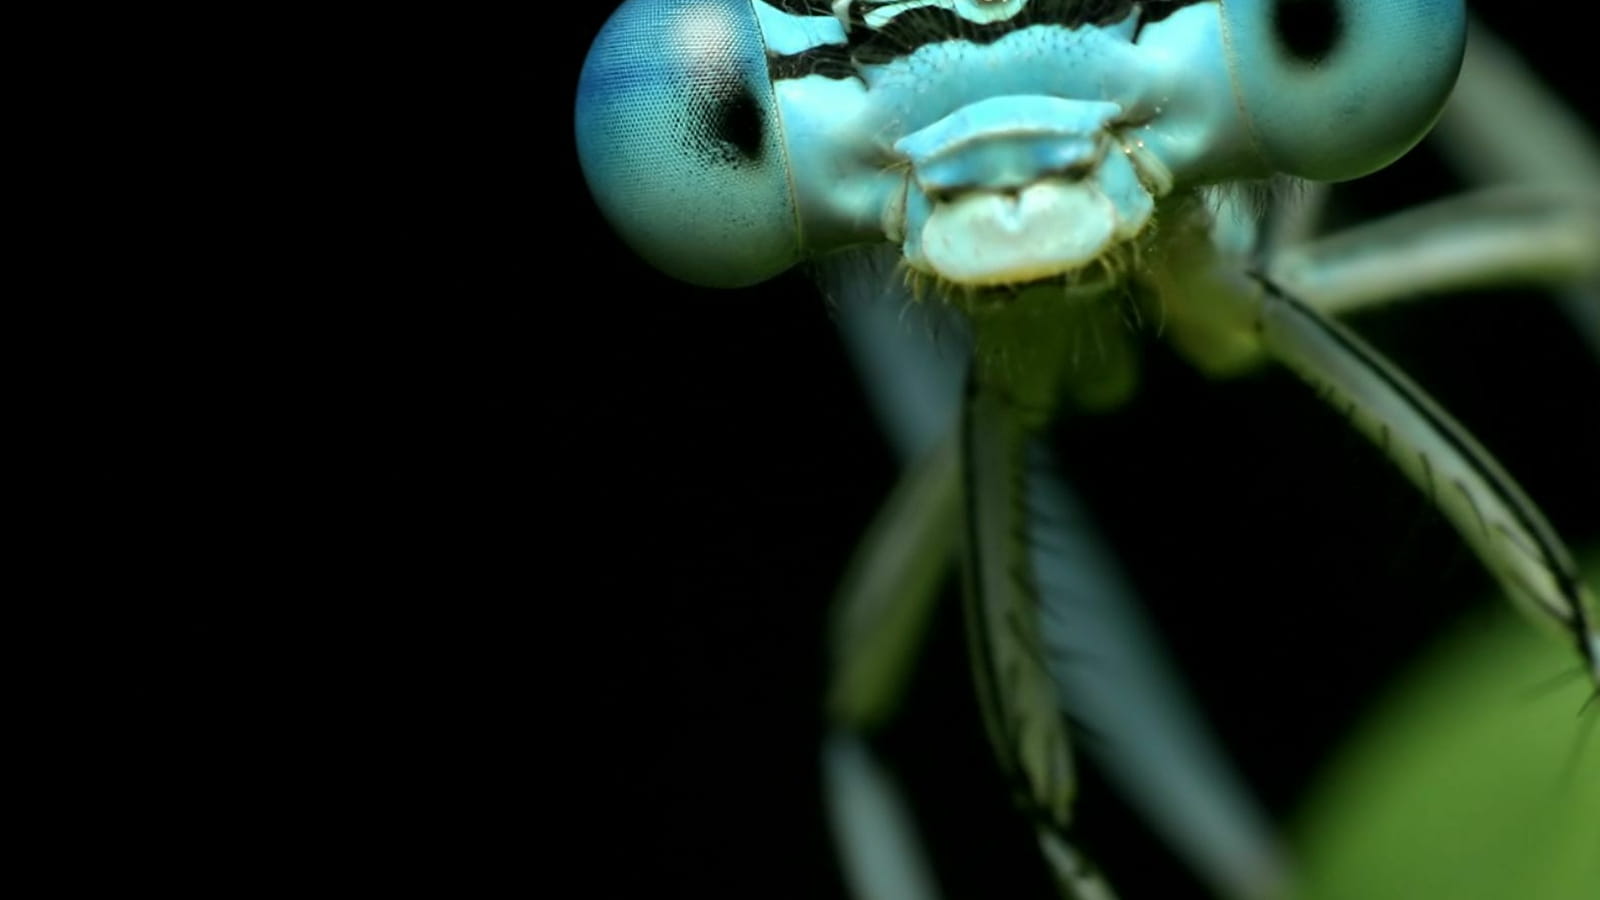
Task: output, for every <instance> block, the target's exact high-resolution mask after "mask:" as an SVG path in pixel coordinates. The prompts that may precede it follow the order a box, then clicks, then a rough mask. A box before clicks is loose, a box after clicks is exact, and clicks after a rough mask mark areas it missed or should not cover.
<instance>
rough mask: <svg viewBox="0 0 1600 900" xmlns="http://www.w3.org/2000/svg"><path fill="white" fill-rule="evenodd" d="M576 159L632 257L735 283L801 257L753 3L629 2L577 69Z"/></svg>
mask: <svg viewBox="0 0 1600 900" xmlns="http://www.w3.org/2000/svg"><path fill="white" fill-rule="evenodd" d="M576 127H577V139H578V160H579V162H580V164H581V165H582V167H583V173H584V177H585V178H586V179H587V180H588V182H589V189H590V191H591V193H592V194H593V196H594V198H595V201H596V203H597V204H598V205H599V206H600V209H601V211H602V212H603V213H604V214H605V216H606V218H607V219H608V220H609V221H610V223H611V225H612V227H613V228H615V229H616V230H617V232H618V233H619V234H620V235H621V236H622V238H623V239H624V240H625V241H626V242H627V243H628V244H629V246H631V247H632V248H633V249H634V250H635V251H636V252H637V253H638V254H639V255H640V256H642V257H644V258H645V259H646V260H647V261H648V262H650V263H651V264H652V265H654V266H655V267H656V268H658V269H660V270H662V271H663V272H666V273H667V274H669V275H672V276H674V277H676V278H680V279H683V280H684V281H688V282H692V283H694V284H701V285H706V286H711V287H742V286H745V285H749V284H754V283H756V282H759V281H764V280H766V279H768V278H771V277H773V276H774V275H777V274H778V273H780V272H782V271H783V270H784V269H787V268H789V267H790V266H792V265H793V264H794V263H795V262H797V261H798V260H799V255H800V249H799V248H800V241H799V230H798V226H797V224H796V220H795V209H794V200H793V192H792V190H791V188H790V183H789V173H788V165H787V162H786V158H785V154H784V149H783V135H782V129H781V122H780V120H779V116H778V112H777V103H776V99H775V97H774V95H773V89H772V81H771V78H770V76H769V75H768V70H767V60H766V54H765V51H764V45H763V43H762V38H761V29H760V26H759V24H758V23H757V21H756V17H755V12H754V10H753V9H752V8H751V6H750V2H749V0H628V2H627V3H624V4H623V5H622V6H621V7H620V8H619V9H618V10H617V11H616V12H615V13H614V14H613V15H612V16H611V19H610V20H609V21H607V22H606V25H605V27H604V28H603V29H602V30H601V32H600V34H599V36H598V37H596V38H595V41H594V44H593V46H591V47H590V48H589V56H588V58H587V59H586V60H585V61H584V66H583V73H582V75H581V76H580V77H579V80H578V102H577V114H576Z"/></svg>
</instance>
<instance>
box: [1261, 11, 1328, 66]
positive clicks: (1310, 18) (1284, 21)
mask: <svg viewBox="0 0 1600 900" xmlns="http://www.w3.org/2000/svg"><path fill="white" fill-rule="evenodd" d="M1341 2H1342V0H1277V3H1275V4H1274V5H1273V8H1272V28H1273V31H1275V32H1276V33H1277V35H1278V42H1279V43H1280V44H1281V45H1282V46H1283V49H1284V50H1285V51H1286V52H1287V53H1288V54H1289V55H1290V56H1292V57H1294V58H1295V59H1297V60H1299V61H1300V62H1303V63H1306V64H1308V65H1316V64H1317V63H1320V62H1322V61H1323V60H1324V59H1326V58H1327V57H1328V54H1330V53H1332V52H1333V49H1334V48H1335V47H1337V46H1338V45H1339V41H1340V40H1341V39H1342V38H1343V37H1344V14H1343V13H1342V12H1341V6H1340V4H1341Z"/></svg>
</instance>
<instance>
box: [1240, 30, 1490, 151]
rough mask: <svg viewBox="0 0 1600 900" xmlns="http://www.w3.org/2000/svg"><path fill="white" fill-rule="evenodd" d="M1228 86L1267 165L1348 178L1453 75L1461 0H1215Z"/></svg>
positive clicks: (1437, 99) (1428, 121)
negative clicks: (1230, 77) (1229, 75)
mask: <svg viewBox="0 0 1600 900" xmlns="http://www.w3.org/2000/svg"><path fill="white" fill-rule="evenodd" d="M1222 17H1223V34H1224V41H1225V46H1226V49H1227V54H1228V68H1229V70H1230V71H1231V73H1232V75H1233V84H1234V92H1235V94H1236V96H1237V100H1238V102H1239V107H1240V109H1241V110H1242V111H1243V112H1244V115H1245V117H1246V119H1247V120H1248V122H1249V125H1250V130H1251V134H1252V137H1253V138H1254V140H1255V142H1256V144H1257V146H1258V148H1259V150H1260V152H1261V154H1262V155H1263V156H1264V157H1265V159H1266V161H1267V162H1268V163H1270V164H1271V165H1272V166H1273V167H1274V168H1277V169H1279V170H1281V171H1284V172H1288V173H1290V174H1293V175H1299V176H1302V177H1305V178H1314V179H1317V180H1321V181H1339V180H1342V179H1346V178H1355V177H1357V176H1360V175H1365V174H1367V173H1368V172H1372V171H1374V170H1376V169H1380V168H1382V167H1384V166H1386V165H1388V164H1389V163H1391V162H1393V161H1394V160H1395V159H1397V158H1398V157H1399V156H1400V155H1401V154H1403V153H1405V152H1406V151H1407V150H1409V149H1411V147H1412V146H1413V145H1415V144H1416V142H1417V141H1419V140H1421V139H1422V136H1423V135H1424V134H1426V133H1427V131H1428V129H1429V128H1431V127H1432V126H1433V122H1434V120H1435V119H1436V118H1437V117H1438V115H1439V110H1440V109H1442V108H1443V106H1444V101H1445V99H1446V98H1447V97H1448V96H1449V94H1450V90H1451V89H1452V88H1453V87H1454V86H1455V82H1456V74H1457V72H1458V71H1459V70H1460V68H1461V54H1462V52H1463V50H1464V49H1465V46H1466V11H1465V10H1464V9H1463V8H1462V0H1222Z"/></svg>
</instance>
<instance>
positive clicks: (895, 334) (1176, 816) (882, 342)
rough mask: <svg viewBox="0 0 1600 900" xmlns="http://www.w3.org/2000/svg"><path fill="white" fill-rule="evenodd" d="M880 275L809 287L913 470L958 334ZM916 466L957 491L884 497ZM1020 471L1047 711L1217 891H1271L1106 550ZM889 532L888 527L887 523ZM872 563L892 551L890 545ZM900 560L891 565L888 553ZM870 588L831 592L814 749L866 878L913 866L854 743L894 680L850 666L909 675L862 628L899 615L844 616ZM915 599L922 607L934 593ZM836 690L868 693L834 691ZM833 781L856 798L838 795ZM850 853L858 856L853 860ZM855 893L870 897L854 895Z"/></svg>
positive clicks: (889, 704) (1085, 522) (904, 524)
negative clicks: (821, 736) (1049, 679)
mask: <svg viewBox="0 0 1600 900" xmlns="http://www.w3.org/2000/svg"><path fill="white" fill-rule="evenodd" d="M892 270H893V266H892V263H891V262H889V261H887V260H886V259H884V258H877V259H862V258H860V257H856V258H851V259H842V260H835V261H834V264H833V265H831V266H829V267H827V268H825V269H824V271H823V272H821V273H820V275H821V276H822V277H821V279H820V280H821V281H822V283H823V285H824V286H825V288H826V289H827V290H828V293H829V297H830V300H831V301H832V303H833V305H834V310H835V316H836V318H837V320H838V323H839V325H840V329H841V331H842V333H843V335H844V337H845V342H846V345H847V347H849V348H850V350H851V352H852V356H853V357H854V359H855V361H856V363H857V367H858V369H859V370H860V372H861V376H862V380H863V383H864V385H865V387H866V389H867V392H868V395H869V397H870V398H871V399H872V400H873V401H874V406H875V407H876V408H877V409H878V411H879V414H880V420H881V421H882V423H883V425H884V427H885V429H886V432H887V433H888V436H889V438H890V443H891V444H892V445H893V446H895V447H896V448H897V449H898V450H899V451H900V453H901V454H902V456H903V457H906V458H909V459H913V460H914V459H916V458H917V456H918V455H920V454H922V453H926V452H928V451H929V450H930V448H935V447H942V446H948V444H941V441H949V440H952V439H953V437H954V435H955V429H954V426H955V424H956V421H957V418H958V415H959V409H958V407H959V404H960V398H961V396H962V384H963V382H964V381H965V372H966V370H967V361H968V359H969V357H970V354H971V347H970V343H969V342H968V340H967V333H966V329H965V328H964V326H962V325H961V324H959V323H952V322H945V321H941V320H939V319H938V316H939V309H938V306H937V304H932V303H921V304H914V303H912V301H911V300H910V298H909V297H908V296H906V295H905V293H904V292H903V291H897V290H884V289H882V286H883V285H885V283H886V282H885V279H886V277H887V276H888V275H889V274H890V273H891V272H892ZM930 317H931V319H930ZM919 471H920V472H930V471H942V472H944V473H945V477H948V478H949V482H948V485H947V487H946V488H944V489H942V490H944V491H948V492H949V495H954V494H955V492H956V491H957V490H958V485H959V482H958V480H957V479H958V473H957V472H956V471H955V470H954V469H943V468H942V467H938V468H935V469H930V468H929V467H927V466H919V465H916V464H914V463H913V464H909V465H908V467H907V470H906V474H905V475H903V476H902V480H901V486H900V487H897V488H896V491H895V495H894V496H895V498H900V497H902V496H904V495H906V494H908V493H910V492H911V489H910V488H909V487H908V485H909V484H910V483H911V482H913V481H914V480H920V479H921V478H922V476H921V475H918V474H916V473H917V472H919ZM1030 473H1031V477H1030V478H1029V496H1028V500H1027V507H1028V512H1029V515H1030V521H1029V523H1028V531H1029V541H1030V547H1031V556H1032V562H1033V565H1034V566H1035V568H1036V570H1037V571H1038V573H1039V578H1038V588H1039V592H1040V598H1039V602H1040V606H1041V627H1042V628H1043V632H1044V640H1045V643H1046V646H1047V647H1048V648H1049V653H1048V654H1047V656H1048V660H1049V662H1050V665H1051V670H1052V675H1053V677H1054V679H1055V683H1056V686H1057V689H1058V692H1059V694H1060V700H1061V703H1062V707H1063V708H1064V709H1065V710H1068V711H1070V714H1071V716H1072V718H1073V719H1074V720H1075V721H1077V722H1078V723H1080V724H1081V725H1083V726H1084V727H1085V728H1087V729H1088V730H1089V731H1091V732H1092V733H1093V734H1094V735H1095V738H1096V740H1094V741H1093V742H1091V743H1090V744H1089V745H1088V746H1087V747H1086V751H1087V753H1088V754H1089V755H1091V756H1093V757H1094V758H1095V759H1096V761H1097V762H1098V763H1099V765H1100V766H1101V768H1102V769H1103V770H1104V771H1105V772H1106V774H1107V776H1108V777H1109V778H1110V779H1111V780H1112V782H1113V783H1114V784H1116V785H1117V787H1118V789H1119V790H1120V791H1121V792H1122V793H1123V794H1124V795H1125V796H1127V797H1128V799H1129V802H1130V803H1131V804H1132V805H1133V806H1134V807H1135V808H1136V809H1138V810H1139V812H1140V813H1141V814H1142V815H1143V816H1144V817H1145V818H1146V819H1147V820H1148V821H1149V822H1150V824H1151V826H1152V828H1153V829H1154V830H1155V831H1156V832H1157V833H1159V834H1160V835H1162V836H1163V838H1164V839H1165V840H1166V841H1167V843H1169V844H1170V845H1171V846H1173V847H1174V848H1175V850H1176V851H1177V852H1178V853H1179V855H1180V856H1182V857H1183V858H1185V859H1186V860H1187V861H1188V863H1189V864H1190V866H1192V867H1193V868H1194V869H1195V871H1196V872H1198V873H1199V874H1200V875H1201V877H1202V878H1203V879H1204V880H1205V881H1206V882H1208V883H1209V884H1211V885H1212V887H1213V889H1214V890H1215V891H1216V892H1217V895H1218V896H1222V897H1229V898H1235V900H1262V898H1271V897H1276V896H1280V895H1281V889H1282V885H1283V883H1284V880H1285V872H1286V865H1285V863H1284V861H1283V859H1282V857H1281V853H1280V849H1279V847H1278V845H1277V842H1276V841H1275V840H1274V838H1273V835H1272V830H1271V829H1270V828H1269V827H1268V825H1267V824H1266V823H1267V819H1266V816H1265V815H1264V813H1263V812H1262V811H1261V810H1260V809H1259V808H1258V807H1257V806H1256V805H1255V803H1254V801H1253V799H1252V798H1251V796H1250V793H1249V792H1248V790H1247V789H1246V788H1245V786H1244V782H1243V779H1241V778H1240V777H1239V775H1238V773H1237V772H1236V771H1235V770H1234V769H1233V768H1232V767H1231V766H1230V765H1229V764H1228V762H1227V760H1226V758H1225V756H1224V754H1223V753H1222V751H1221V749H1220V748H1219V747H1218V746H1217V743H1216V740H1215V738H1214V737H1213V736H1212V734H1211V732H1210V730H1209V729H1208V728H1207V727H1206V724H1205V723H1204V722H1203V721H1201V719H1200V717H1199V715H1198V713H1197V711H1196V708H1195V707H1194V705H1193V703H1192V702H1191V700H1190V698H1189V696H1188V693H1187V691H1186V690H1185V689H1184V686H1183V682H1182V679H1181V677H1180V676H1179V675H1178V674H1177V673H1176V672H1174V671H1173V669H1172V667H1171V665H1170V664H1169V663H1168V660H1167V655H1166V652H1165V649H1164V647H1163V646H1162V642H1161V641H1160V639H1159V638H1158V637H1157V636H1156V634H1155V631H1154V629H1153V627H1152V626H1151V625H1150V623H1149V622H1148V621H1147V618H1146V616H1145V615H1144V614H1143V612H1142V609H1141V605H1140V604H1139V602H1138V600H1137V598H1136V597H1135V596H1134V592H1133V588H1132V587H1131V585H1130V584H1129V582H1128V580H1127V577H1126V576H1125V575H1124V574H1123V573H1122V572H1121V570H1120V568H1119V567H1118V565H1117V562H1116V558H1115V556H1114V554H1112V553H1111V551H1110V548H1108V547H1106V546H1105V545H1104V543H1103V541H1102V540H1101V539H1100V538H1099V535H1098V533H1097V532H1096V530H1095V526H1094V523H1093V521H1092V517H1091V516H1090V515H1089V514H1088V512H1087V511H1086V510H1085V509H1084V508H1083V506H1082V503H1081V501H1079V500H1078V499H1077V498H1076V496H1075V495H1074V494H1073V492H1072V491H1071V490H1070V489H1069V488H1068V486H1067V485H1066V484H1065V483H1063V482H1062V481H1061V480H1060V478H1059V477H1058V476H1057V475H1056V473H1055V472H1054V471H1053V469H1052V467H1051V466H1050V465H1049V464H1048V463H1040V462H1037V461H1036V462H1035V464H1034V465H1032V467H1031V468H1030ZM946 509H949V507H945V506H943V505H942V504H930V505H929V506H928V507H927V511H926V512H925V513H919V512H917V511H916V510H917V507H916V505H915V504H912V503H902V502H900V501H899V499H892V500H891V501H890V503H889V504H888V505H887V506H886V508H885V511H884V512H883V513H881V514H880V515H879V517H878V518H877V520H875V522H874V525H873V526H872V529H871V530H872V532H874V533H883V532H896V531H900V530H902V529H904V530H905V532H906V533H908V534H926V532H925V531H924V530H923V529H925V527H926V524H927V519H928V518H930V517H933V518H942V517H943V515H944V514H943V512H942V511H943V510H946ZM957 509H958V507H957ZM892 510H898V512H891V511H892ZM936 511H937V512H936ZM894 521H898V522H899V523H900V524H899V525H893V524H891V523H892V522H894ZM947 527H948V529H949V530H948V534H947V537H946V539H945V540H946V541H947V544H946V546H954V545H955V544H956V542H957V539H958V537H957V536H958V534H959V531H958V529H959V527H960V519H959V515H951V517H950V520H949V521H948V522H947ZM937 543H938V542H937V541H931V542H929V543H928V544H927V545H926V546H927V552H928V553H933V554H936V553H937V552H938V550H937V547H936V546H935V545H936V544H937ZM904 549H905V547H904V545H902V546H901V550H902V551H903V550H904ZM885 552H888V553H890V554H891V555H895V551H893V550H886V551H885ZM874 556H875V551H873V550H871V549H870V548H869V546H868V545H865V544H864V545H863V548H862V549H861V550H860V551H859V552H858V553H857V556H856V558H855V560H854V561H852V564H851V567H850V571H851V572H852V573H863V574H864V573H866V572H869V571H870V572H878V573H879V574H880V576H881V575H882V574H885V573H888V572H892V571H895V570H896V565H897V564H894V563H889V564H875V563H872V562H870V560H872V559H873V557H874ZM900 557H901V558H902V559H903V558H905V557H904V554H903V553H902V554H900ZM907 577H908V578H911V579H912V580H915V579H916V578H918V577H919V576H917V575H914V574H911V575H908V576H907ZM874 583H877V584H880V585H882V584H886V582H885V581H884V580H882V579H881V578H880V577H872V578H869V577H856V576H855V575H852V576H851V577H849V578H847V580H846V583H845V587H843V588H841V591H840V593H839V594H838V596H837V597H836V603H837V604H838V607H837V609H836V612H835V616H836V618H835V629H834V631H833V634H832V648H831V649H832V651H833V652H832V659H833V666H832V668H831V670H830V679H831V681H830V685H831V686H830V688H829V698H830V700H829V707H828V711H829V722H830V728H831V729H832V730H833V734H832V736H831V737H830V738H829V744H830V749H828V750H826V751H825V754H824V767H825V770H826V771H827V782H828V784H829V794H828V796H829V803H830V810H831V812H832V814H833V816H834V820H835V822H836V823H838V822H840V817H843V816H858V817H860V818H861V819H863V820H868V819H870V821H862V822H857V823H852V824H843V823H841V824H840V825H838V826H837V827H836V828H835V835H836V838H837V840H838V841H839V842H840V843H841V856H842V857H843V858H844V859H845V860H846V864H847V866H849V867H851V868H852V869H855V868H857V867H860V866H862V865H865V863H862V862H858V861H857V860H858V859H860V860H868V859H878V862H876V863H873V871H876V872H890V871H895V870H896V869H900V870H917V869H919V868H920V869H923V870H925V869H926V864H925V863H924V862H922V861H921V860H920V852H919V851H918V848H916V846H915V845H914V844H910V843H908V842H906V841H903V840H901V839H900V838H899V837H898V836H896V832H895V829H896V828H897V827H901V826H896V825H894V824H893V823H894V822H896V821H902V819H897V818H896V816H895V814H893V813H892V812H884V810H891V809H894V808H896V807H898V806H899V802H898V800H897V799H895V798H894V797H893V796H892V794H893V790H892V782H891V781H889V779H888V778H887V776H885V775H883V774H881V773H879V772H878V771H877V769H876V764H875V763H874V762H873V760H872V758H871V756H870V753H869V752H868V751H869V749H870V748H868V747H866V745H865V742H864V741H863V736H864V735H870V734H871V733H872V731H873V730H875V729H876V728H877V727H878V725H879V724H881V722H882V720H883V719H884V718H885V717H887V716H888V715H889V714H891V713H892V711H893V709H894V707H895V706H896V705H898V697H899V692H898V685H899V684H901V683H902V681H903V678H904V676H905V672H904V671H901V672H900V673H899V674H890V675H889V676H888V677H874V678H862V677H861V674H860V673H865V672H871V671H874V670H878V671H881V669H879V667H878V666H876V665H874V664H863V663H853V662H851V661H850V657H852V656H853V655H854V654H855V653H869V652H873V651H872V648H873V647H875V646H879V645H883V646H887V647H890V648H896V649H895V650H894V651H893V652H892V653H891V654H890V655H889V657H888V658H893V659H897V660H899V663H898V664H899V665H902V666H904V667H906V668H907V669H909V667H910V666H911V665H914V664H915V658H914V657H915V654H914V652H911V653H907V654H905V655H900V652H899V651H901V650H905V649H907V648H909V647H911V644H908V643H907V642H906V640H905V639H904V638H903V637H898V636H894V635H881V634H876V633H875V631H874V629H879V628H885V627H891V626H892V625H893V623H895V622H897V621H898V622H907V621H918V619H917V615H913V614H911V613H910V610H909V609H908V608H902V609H901V610H900V611H899V612H893V613H891V612H879V613H871V612H865V611H863V612H855V613H853V612H850V611H849V610H850V609H851V608H852V607H856V606H860V607H861V608H862V609H863V610H875V609H881V608H882V607H883V602H882V601H880V600H878V599H877V593H876V592H877V591H878V590H889V589H890V588H887V587H884V588H878V589H868V587H867V586H869V585H872V584H874ZM897 596H900V597H902V598H903V597H904V596H905V595H904V594H897ZM896 602H901V601H896ZM917 602H926V603H931V602H933V598H932V597H924V599H923V600H922V601H917ZM922 615H925V613H923V614H922ZM847 624H851V625H853V626H855V627H859V628H861V629H865V630H863V631H860V632H857V633H854V634H852V633H851V629H847V628H844V627H843V626H845V625H847ZM912 643H914V642H912ZM1086 650H1091V651H1092V659H1093V663H1092V664H1090V665H1084V664H1081V663H1083V661H1084V660H1085V659H1087V658H1091V656H1090V654H1089V653H1088V652H1081V651H1086ZM852 673H857V674H852ZM851 684H859V685H866V686H867V688H866V689H846V687H845V686H846V685H851ZM890 685H895V686H896V687H895V688H894V690H885V688H888V687H889V686H890ZM851 698H853V699H851ZM841 744H849V745H850V746H849V748H848V749H845V750H843V751H842V752H841V751H836V750H835V749H832V748H834V747H838V746H839V745H841ZM847 770H848V771H847ZM841 786H850V787H849V789H850V790H858V791H860V792H861V793H863V794H864V795H865V794H870V798H869V799H866V800H862V799H859V798H855V799H852V798H849V797H844V796H841V795H840V793H839V788H840V787H841ZM885 822H888V823H890V824H882V823H885ZM901 830H902V831H904V830H908V829H905V828H901ZM874 835H879V836H878V837H874ZM852 843H853V844H855V845H858V846H856V847H855V848H854V849H852V848H851V847H850V846H849V845H851V844H852ZM896 851H903V855H904V856H905V857H906V858H905V859H904V860H902V861H900V862H898V863H896V862H892V861H884V860H882V859H881V857H883V856H885V855H887V854H890V853H892V852H896ZM848 877H850V878H851V879H853V882H852V883H854V884H862V883H866V879H867V878H868V877H871V876H869V875H868V874H867V873H865V872H857V873H852V874H849V876H848ZM890 880H892V879H890ZM930 890H931V888H930ZM857 896H860V897H864V898H865V897H873V896H876V895H875V894H873V893H870V892H866V891H862V890H859V889H858V890H857Z"/></svg>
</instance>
